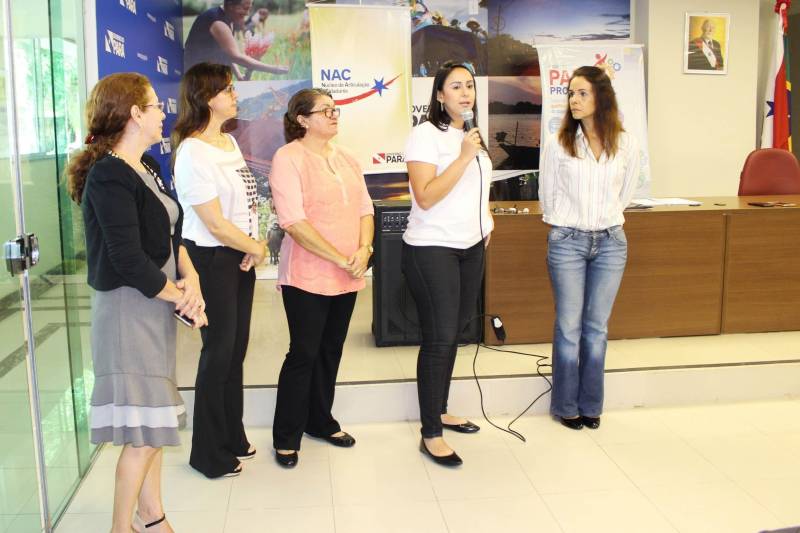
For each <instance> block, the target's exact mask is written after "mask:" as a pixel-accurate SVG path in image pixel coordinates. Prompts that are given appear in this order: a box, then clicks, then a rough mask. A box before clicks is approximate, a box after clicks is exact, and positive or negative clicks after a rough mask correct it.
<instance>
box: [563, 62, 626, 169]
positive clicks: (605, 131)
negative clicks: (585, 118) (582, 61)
mask: <svg viewBox="0 0 800 533" xmlns="http://www.w3.org/2000/svg"><path fill="white" fill-rule="evenodd" d="M575 78H583V79H585V80H586V81H588V82H589V83H590V84H591V86H592V91H594V105H595V108H594V128H595V131H596V132H597V134H598V135H599V136H600V141H601V143H602V145H603V151H604V152H605V153H606V155H607V156H608V157H612V156H614V155H616V154H617V149H618V148H619V134H620V133H621V132H623V131H625V130H624V129H623V128H622V123H621V122H620V120H619V108H618V107H617V96H616V93H614V87H612V86H611V80H610V79H609V78H608V76H607V75H606V73H605V72H604V71H603V70H602V69H600V68H597V67H580V68H577V69H575V72H573V73H572V77H571V78H570V79H569V83H570V84H572V80H574V79H575ZM580 127H581V121H580V120H576V119H574V118H573V117H572V112H571V111H570V109H569V105H567V110H566V112H565V113H564V118H563V120H562V121H561V129H559V130H558V142H559V143H561V146H563V147H564V150H565V151H566V152H567V153H568V154H569V155H570V156H571V157H578V149H577V147H576V146H575V137H576V136H577V134H578V128H580Z"/></svg>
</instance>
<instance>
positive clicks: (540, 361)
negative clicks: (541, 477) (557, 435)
mask: <svg viewBox="0 0 800 533" xmlns="http://www.w3.org/2000/svg"><path fill="white" fill-rule="evenodd" d="M478 135H480V134H478ZM481 142H482V141H481ZM487 156H488V153H487ZM475 161H476V163H477V164H478V173H479V175H480V184H479V189H478V190H479V194H478V226H479V228H480V236H481V240H480V242H481V244H482V245H483V250H482V252H483V255H482V261H481V262H482V266H481V279H482V280H483V279H485V273H486V249H487V248H488V245H487V244H486V242H485V239H486V237H484V235H483V168H481V161H480V152H479V153H478V155H476V156H475ZM486 206H487V209H488V206H489V199H488V198H487V199H486ZM481 285H482V286H483V283H481ZM486 316H487V315H486V314H485V313H479V314H478V315H477V316H475V317H473V318H472V319H471V320H470V321H468V322H467V323H468V324H469V322H471V321H472V320H480V328H479V331H478V338H477V339H476V341H475V355H474V356H473V358H472V377H473V378H474V379H475V385H476V386H477V387H478V395H479V397H480V404H481V414H483V418H484V420H486V422H488V423H489V425H491V426H492V427H494V428H496V429H499V430H500V431H502V432H504V433H508V434H509V435H513V436H514V437H516V438H518V439H519V440H521V441H522V442H527V440H526V439H525V435H523V434H522V433H520V432H519V431H517V430H515V429H512V428H511V426H512V425H513V424H514V423H515V422H516V421H517V420H519V419H520V418H522V417H523V416H524V415H525V413H527V412H528V411H529V410H530V409H531V408H532V407H533V406H534V405H535V404H536V402H538V401H539V400H540V399H541V398H542V397H544V396H545V395H547V394H549V393H550V391H552V390H553V382H552V381H550V379H548V378H547V376H546V375H545V374H543V373H542V369H543V368H547V367H550V368H551V375H552V364H550V363H545V362H544V361H546V360H548V359H549V357H548V356H546V355H541V354H533V353H526V352H520V351H516V350H501V349H499V348H494V347H491V346H488V345H487V344H485V343H483V342H481V337H483V336H484V334H485V325H486ZM481 347H483V348H486V349H488V350H492V351H495V352H501V353H508V354H515V355H524V356H527V357H534V358H536V373H537V374H538V375H539V377H541V378H542V379H544V380H545V381H546V382H547V390H545V391H544V392H542V393H540V394H539V395H538V396H536V398H534V399H533V401H532V402H531V403H529V404H528V406H527V407H526V408H525V409H524V410H523V411H522V412H521V413H519V414H518V415H517V416H516V417H514V419H513V420H511V422H509V423H508V425H507V426H506V427H505V428H504V427H501V426H499V425H497V424H495V423H494V422H493V421H492V420H491V419H490V418H489V415H487V414H486V408H485V405H484V399H483V388H482V387H481V382H480V379H479V378H478V369H477V365H478V352H479V351H480V349H481Z"/></svg>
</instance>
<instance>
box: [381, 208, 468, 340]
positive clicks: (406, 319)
mask: <svg viewBox="0 0 800 533" xmlns="http://www.w3.org/2000/svg"><path fill="white" fill-rule="evenodd" d="M373 203H374V206H375V240H374V242H373V245H372V246H373V248H374V249H375V251H374V254H373V257H372V260H373V264H372V334H373V336H374V337H375V346H397V345H415V344H419V343H420V342H421V340H422V336H421V335H420V329H419V317H418V316H417V304H416V302H415V301H414V297H413V296H411V291H409V289H408V286H407V284H406V279H405V276H403V272H402V267H401V261H402V255H403V232H404V231H405V229H406V223H407V221H408V213H409V211H410V210H411V204H410V203H409V202H408V201H396V200H381V201H376V202H373ZM480 309H481V303H480V301H479V302H478V306H477V308H476V310H475V315H476V316H479V315H480V313H481V311H480ZM482 323H483V320H482V319H481V318H476V319H475V320H472V321H471V322H470V324H469V325H468V326H467V328H466V329H465V331H464V332H463V334H462V336H461V342H462V343H473V342H475V341H476V340H477V339H478V338H479V336H480V332H481V331H480V330H481V324H482Z"/></svg>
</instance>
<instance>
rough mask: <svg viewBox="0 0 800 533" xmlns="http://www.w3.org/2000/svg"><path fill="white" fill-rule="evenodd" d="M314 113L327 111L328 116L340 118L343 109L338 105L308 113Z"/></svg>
mask: <svg viewBox="0 0 800 533" xmlns="http://www.w3.org/2000/svg"><path fill="white" fill-rule="evenodd" d="M314 113H325V116H326V117H327V118H339V115H341V114H342V110H341V109H340V108H338V107H326V108H325V109H317V110H316V111H310V112H309V113H308V114H309V115H313V114H314Z"/></svg>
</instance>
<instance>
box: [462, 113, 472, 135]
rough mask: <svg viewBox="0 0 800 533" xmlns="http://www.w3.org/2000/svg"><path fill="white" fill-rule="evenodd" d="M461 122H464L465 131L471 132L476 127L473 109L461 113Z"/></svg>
mask: <svg viewBox="0 0 800 533" xmlns="http://www.w3.org/2000/svg"><path fill="white" fill-rule="evenodd" d="M461 120H463V121H464V131H469V130H471V129H472V128H474V127H475V113H473V112H472V110H471V109H465V110H464V111H462V112H461Z"/></svg>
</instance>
